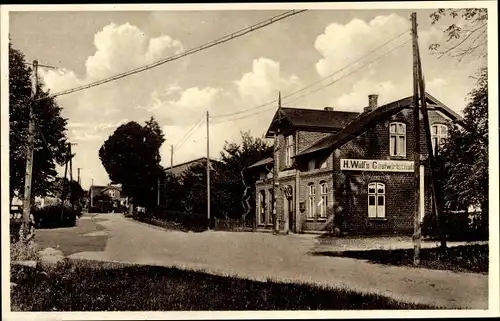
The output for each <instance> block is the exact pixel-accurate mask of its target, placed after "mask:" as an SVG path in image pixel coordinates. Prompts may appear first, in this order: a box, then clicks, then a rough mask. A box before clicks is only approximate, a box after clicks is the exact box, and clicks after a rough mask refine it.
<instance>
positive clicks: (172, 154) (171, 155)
mask: <svg viewBox="0 0 500 321" xmlns="http://www.w3.org/2000/svg"><path fill="white" fill-rule="evenodd" d="M173 167H174V145H170V172H172V168H173Z"/></svg>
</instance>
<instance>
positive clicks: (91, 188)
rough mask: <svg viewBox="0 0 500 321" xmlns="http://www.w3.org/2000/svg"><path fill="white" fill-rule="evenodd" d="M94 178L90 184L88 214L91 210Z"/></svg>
mask: <svg viewBox="0 0 500 321" xmlns="http://www.w3.org/2000/svg"><path fill="white" fill-rule="evenodd" d="M93 187H94V178H92V183H91V185H90V208H89V213H90V210H91V209H92V205H93V204H92V199H93V198H94V188H93Z"/></svg>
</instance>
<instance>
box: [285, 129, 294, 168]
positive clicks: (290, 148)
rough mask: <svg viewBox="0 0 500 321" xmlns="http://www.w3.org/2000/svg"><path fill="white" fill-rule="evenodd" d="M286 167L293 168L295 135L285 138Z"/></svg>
mask: <svg viewBox="0 0 500 321" xmlns="http://www.w3.org/2000/svg"><path fill="white" fill-rule="evenodd" d="M285 144H286V148H285V153H286V155H285V165H286V166H292V157H293V156H294V152H293V135H288V136H286V138H285Z"/></svg>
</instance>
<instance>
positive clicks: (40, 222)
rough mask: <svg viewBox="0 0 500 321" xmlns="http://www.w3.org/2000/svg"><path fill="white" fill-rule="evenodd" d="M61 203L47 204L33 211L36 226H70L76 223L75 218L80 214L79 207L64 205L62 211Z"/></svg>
mask: <svg viewBox="0 0 500 321" xmlns="http://www.w3.org/2000/svg"><path fill="white" fill-rule="evenodd" d="M61 212H62V208H61V205H49V206H44V207H42V208H39V209H37V210H35V211H34V212H33V216H34V219H35V225H36V227H37V228H44V227H45V228H50V227H71V226H75V225H76V219H77V218H78V217H80V216H81V209H80V208H75V209H73V208H71V206H68V205H65V206H64V212H63V213H61Z"/></svg>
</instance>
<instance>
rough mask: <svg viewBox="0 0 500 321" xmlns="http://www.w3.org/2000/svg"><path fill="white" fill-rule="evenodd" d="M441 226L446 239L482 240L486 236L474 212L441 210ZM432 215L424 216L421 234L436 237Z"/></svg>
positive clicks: (436, 230) (435, 225)
mask: <svg viewBox="0 0 500 321" xmlns="http://www.w3.org/2000/svg"><path fill="white" fill-rule="evenodd" d="M442 215H443V217H442V220H443V228H444V233H445V234H446V239H447V240H449V241H471V240H484V239H487V238H488V236H487V234H486V233H484V230H482V229H481V226H480V221H478V220H476V219H475V218H476V216H477V215H476V214H471V213H468V212H466V211H454V212H443V214H442ZM437 223H438V222H437V220H436V218H435V216H434V215H428V216H425V217H424V220H423V222H422V236H424V237H430V238H432V239H437V238H438V237H439V234H438V232H439V230H438V224H437Z"/></svg>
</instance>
